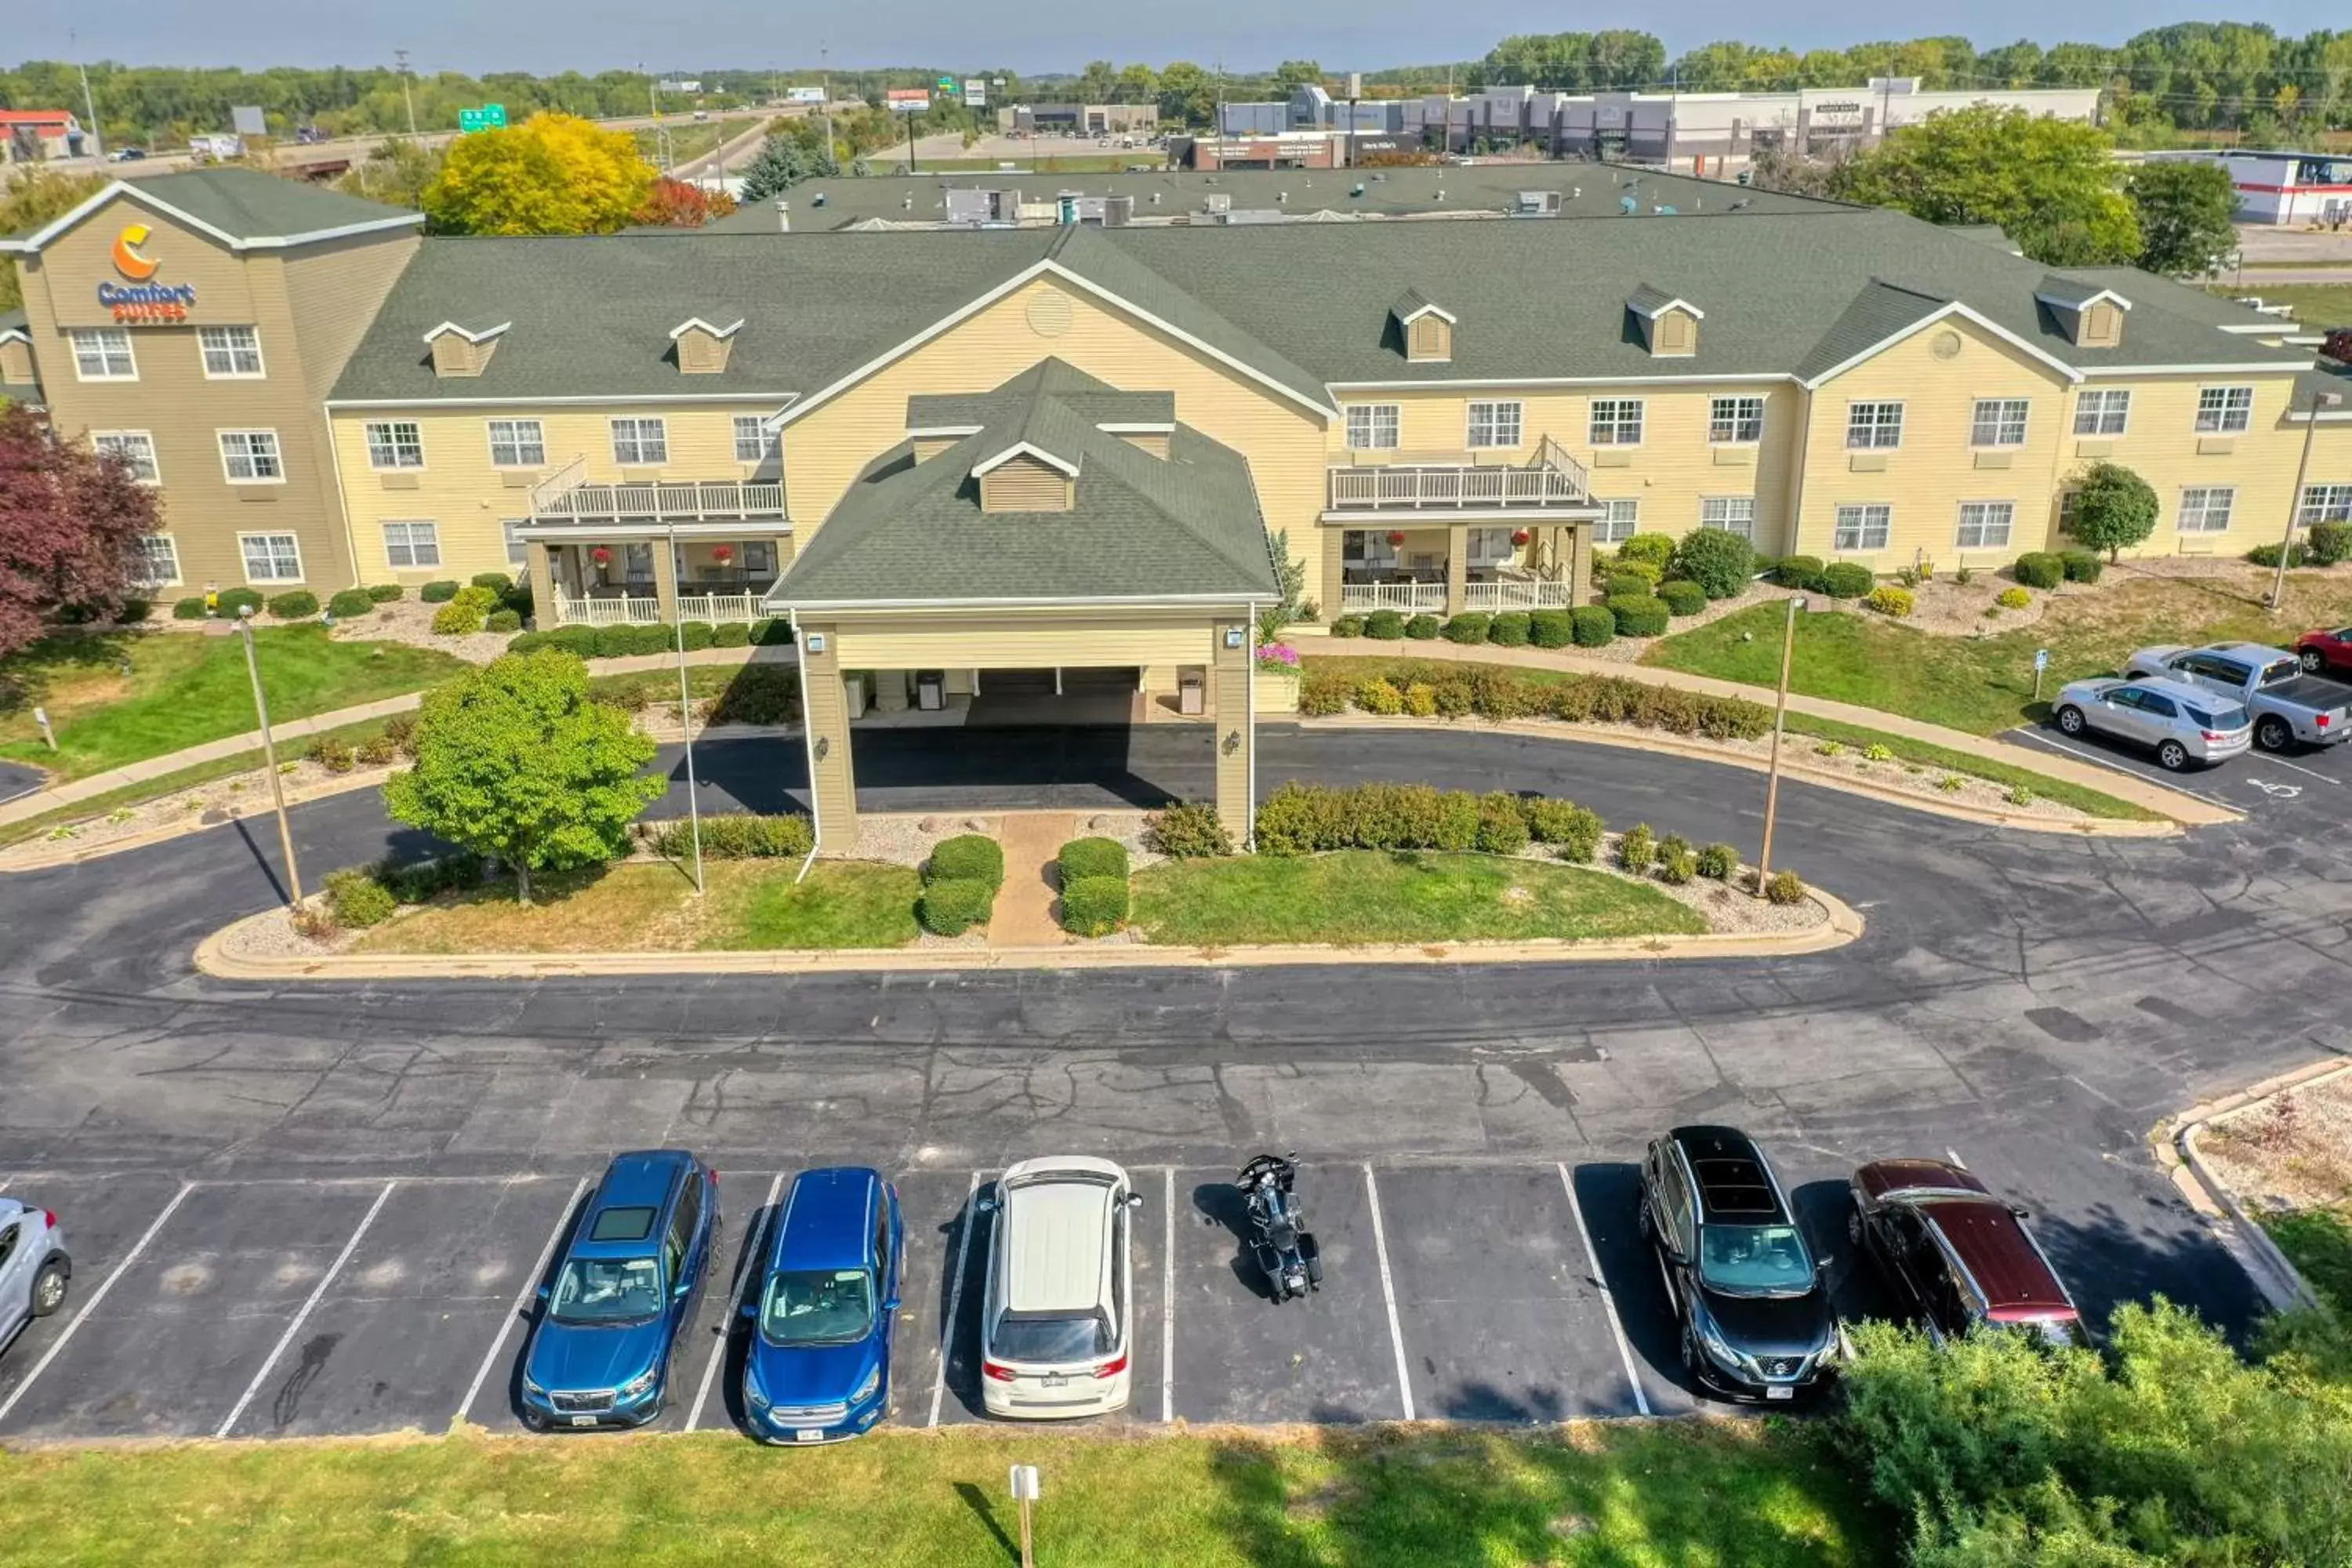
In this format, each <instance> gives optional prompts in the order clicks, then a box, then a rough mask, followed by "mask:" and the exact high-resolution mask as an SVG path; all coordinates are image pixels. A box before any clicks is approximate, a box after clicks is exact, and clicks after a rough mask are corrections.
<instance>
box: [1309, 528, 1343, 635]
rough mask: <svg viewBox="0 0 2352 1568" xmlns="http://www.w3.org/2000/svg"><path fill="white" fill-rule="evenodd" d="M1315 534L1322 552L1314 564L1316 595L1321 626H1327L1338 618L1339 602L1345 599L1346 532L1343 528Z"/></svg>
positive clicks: (1320, 531)
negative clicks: (1321, 615) (1320, 611)
mask: <svg viewBox="0 0 2352 1568" xmlns="http://www.w3.org/2000/svg"><path fill="white" fill-rule="evenodd" d="M1315 532H1316V535H1317V537H1318V540H1319V541H1320V542H1321V550H1322V559H1321V560H1320V561H1318V562H1317V563H1316V572H1315V583H1316V593H1317V595H1318V597H1319V598H1320V601H1321V604H1320V608H1321V609H1322V611H1323V624H1324V625H1325V626H1329V625H1330V624H1331V623H1332V622H1333V621H1336V620H1338V619H1339V616H1340V609H1339V605H1340V601H1341V600H1343V599H1345V598H1346V597H1347V575H1346V566H1345V563H1346V558H1347V547H1348V531H1347V530H1346V529H1344V528H1318V529H1317V530H1316V531H1315Z"/></svg>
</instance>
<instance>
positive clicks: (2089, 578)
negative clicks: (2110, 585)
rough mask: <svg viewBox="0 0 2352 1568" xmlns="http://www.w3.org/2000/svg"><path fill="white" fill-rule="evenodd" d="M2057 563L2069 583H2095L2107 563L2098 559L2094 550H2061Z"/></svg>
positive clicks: (2097, 554) (2097, 553)
mask: <svg viewBox="0 0 2352 1568" xmlns="http://www.w3.org/2000/svg"><path fill="white" fill-rule="evenodd" d="M2058 563H2059V567H2060V569H2061V570H2063V572H2064V573H2065V574H2066V581H2068V582H2069V583H2095V582H2097V581H2098V580H2099V574H2100V573H2102V572H2105V570H2106V569H2107V563H2105V562H2104V561H2102V560H2100V559H2099V552H2097V551H2095V550H2061V551H2060V552H2058Z"/></svg>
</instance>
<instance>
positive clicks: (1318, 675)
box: [1298, 664, 1355, 719]
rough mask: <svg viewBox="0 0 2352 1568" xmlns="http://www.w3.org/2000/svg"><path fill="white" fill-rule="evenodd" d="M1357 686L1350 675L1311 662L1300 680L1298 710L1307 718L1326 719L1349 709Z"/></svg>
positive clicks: (1300, 714)
mask: <svg viewBox="0 0 2352 1568" xmlns="http://www.w3.org/2000/svg"><path fill="white" fill-rule="evenodd" d="M1354 696H1355V687H1354V685H1353V684H1352V683H1351V682H1350V681H1349V679H1348V677H1346V676H1344V675H1342V674H1340V673H1339V671H1338V670H1336V669H1332V668H1329V667H1328V666H1324V665H1314V664H1310V665H1308V666H1307V674H1306V675H1305V676H1304V677H1303V678H1302V679H1300V680H1299V682H1298V712H1299V716H1300V717H1302V718H1307V719H1326V718H1328V717H1330V716H1331V715H1332V714H1334V713H1344V712H1346V711H1347V710H1348V703H1349V700H1351V699H1352V698H1353V697H1354Z"/></svg>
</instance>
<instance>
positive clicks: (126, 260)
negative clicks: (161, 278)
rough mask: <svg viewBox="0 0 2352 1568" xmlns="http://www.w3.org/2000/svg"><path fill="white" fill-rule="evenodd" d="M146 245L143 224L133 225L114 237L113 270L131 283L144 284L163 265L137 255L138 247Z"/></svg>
mask: <svg viewBox="0 0 2352 1568" xmlns="http://www.w3.org/2000/svg"><path fill="white" fill-rule="evenodd" d="M146 243H147V226H146V225H145V224H143V223H134V224H132V225H131V226H130V227H129V228H126V229H124V230H123V231H122V232H121V234H118V235H116V236H115V237H114V269H115V270H116V271H117V272H120V273H121V274H122V275H123V276H124V277H125V278H128V279H131V281H132V282H133V283H144V282H145V281H146V280H147V279H150V278H152V277H154V276H155V269H156V268H159V267H161V266H163V263H162V262H160V261H150V260H149V259H148V258H145V257H143V256H142V255H140V254H139V247H141V246H142V245H144V244H146Z"/></svg>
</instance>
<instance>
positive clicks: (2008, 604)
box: [1992, 588, 2033, 610]
mask: <svg viewBox="0 0 2352 1568" xmlns="http://www.w3.org/2000/svg"><path fill="white" fill-rule="evenodd" d="M1992 602H1993V603H1994V604H1996V605H2000V607H2001V608H2002V609H2004V610H2021V609H2024V608H2025V607H2026V606H2027V605H2031V604H2032V603H2033V595H2031V594H2029V593H2027V592H2026V591H2025V590H2024V589H2022V588H2003V589H2002V590H2001V591H2000V593H1998V594H1995V595H1993V596H1992Z"/></svg>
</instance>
